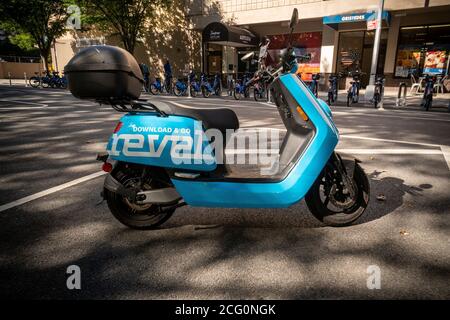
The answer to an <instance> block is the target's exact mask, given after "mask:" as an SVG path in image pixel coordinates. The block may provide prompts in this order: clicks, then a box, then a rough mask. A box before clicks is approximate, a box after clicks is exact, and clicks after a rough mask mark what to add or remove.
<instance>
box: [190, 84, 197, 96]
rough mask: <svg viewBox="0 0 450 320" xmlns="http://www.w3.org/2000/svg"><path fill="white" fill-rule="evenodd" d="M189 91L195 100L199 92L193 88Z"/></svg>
mask: <svg viewBox="0 0 450 320" xmlns="http://www.w3.org/2000/svg"><path fill="white" fill-rule="evenodd" d="M189 90H190V91H191V97H193V98H195V97H196V96H197V91H196V90H195V88H194V87H192V86H191V88H190V89H189Z"/></svg>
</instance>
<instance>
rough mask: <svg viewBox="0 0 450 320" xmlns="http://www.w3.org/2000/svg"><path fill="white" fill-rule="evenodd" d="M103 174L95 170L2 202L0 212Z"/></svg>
mask: <svg viewBox="0 0 450 320" xmlns="http://www.w3.org/2000/svg"><path fill="white" fill-rule="evenodd" d="M104 174H106V172H104V171H99V172H95V173H92V174H89V175H87V176H84V177H81V178H78V179H75V180H72V181H69V182H66V183H63V184H60V185H59V186H56V187H52V188H50V189H47V190H44V191H40V192H38V193H35V194H32V195H30V196H26V197H24V198H21V199H18V200H15V201H13V202H10V203H6V204H3V205H1V206H0V212H3V211H5V210H8V209H11V208H14V207H17V206H20V205H22V204H24V203H27V202H30V201H33V200H36V199H39V198H42V197H45V196H47V195H49V194H52V193H55V192H58V191H61V190H64V189H67V188H70V187H72V186H74V185H77V184H80V183H83V182H86V181H89V180H92V179H95V178H97V177H100V176H102V175H104Z"/></svg>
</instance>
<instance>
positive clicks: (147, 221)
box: [104, 167, 175, 230]
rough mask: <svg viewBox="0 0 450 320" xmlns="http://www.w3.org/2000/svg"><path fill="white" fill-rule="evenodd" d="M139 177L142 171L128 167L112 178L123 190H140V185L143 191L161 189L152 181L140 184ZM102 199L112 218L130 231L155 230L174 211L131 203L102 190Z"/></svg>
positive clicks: (151, 205)
mask: <svg viewBox="0 0 450 320" xmlns="http://www.w3.org/2000/svg"><path fill="white" fill-rule="evenodd" d="M141 176H142V170H136V169H133V168H130V167H128V168H127V167H123V168H121V169H119V170H117V171H116V172H115V174H114V178H115V179H116V180H117V181H119V182H120V183H121V184H122V185H123V186H124V187H125V188H130V189H136V188H139V189H140V188H141V185H142V187H143V188H144V190H151V189H155V188H158V187H161V186H158V185H157V182H153V181H152V182H149V183H144V184H141V182H140V177H141ZM155 183H156V184H155ZM104 197H105V199H106V202H107V204H108V208H109V210H110V211H111V213H112V214H113V216H114V217H115V218H116V219H117V220H119V222H121V223H122V224H124V225H125V226H127V227H129V228H132V229H139V230H146V229H155V228H156V227H158V226H160V225H161V224H163V223H164V222H166V221H167V220H168V219H169V218H170V217H171V216H172V214H173V213H174V211H175V209H171V208H164V207H162V206H160V205H156V204H136V203H132V202H130V201H129V200H128V199H127V198H125V197H123V196H121V195H119V194H117V193H114V192H111V191H109V190H107V189H104Z"/></svg>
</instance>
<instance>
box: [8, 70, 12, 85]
mask: <svg viewBox="0 0 450 320" xmlns="http://www.w3.org/2000/svg"><path fill="white" fill-rule="evenodd" d="M8 78H9V85H10V86H12V83H11V72H8Z"/></svg>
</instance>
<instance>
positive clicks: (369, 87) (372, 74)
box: [365, 0, 384, 100]
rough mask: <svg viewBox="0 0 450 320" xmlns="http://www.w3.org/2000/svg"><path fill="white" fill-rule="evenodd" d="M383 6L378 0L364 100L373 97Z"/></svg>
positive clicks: (381, 0)
mask: <svg viewBox="0 0 450 320" xmlns="http://www.w3.org/2000/svg"><path fill="white" fill-rule="evenodd" d="M383 8H384V0H380V3H379V4H378V12H377V28H376V31H375V39H374V44H373V54H372V66H371V68H370V77H369V84H368V85H367V87H366V93H365V98H366V100H370V99H372V98H373V93H374V90H375V77H376V74H377V65H378V56H379V52H380V41H381V25H382V17H383Z"/></svg>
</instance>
